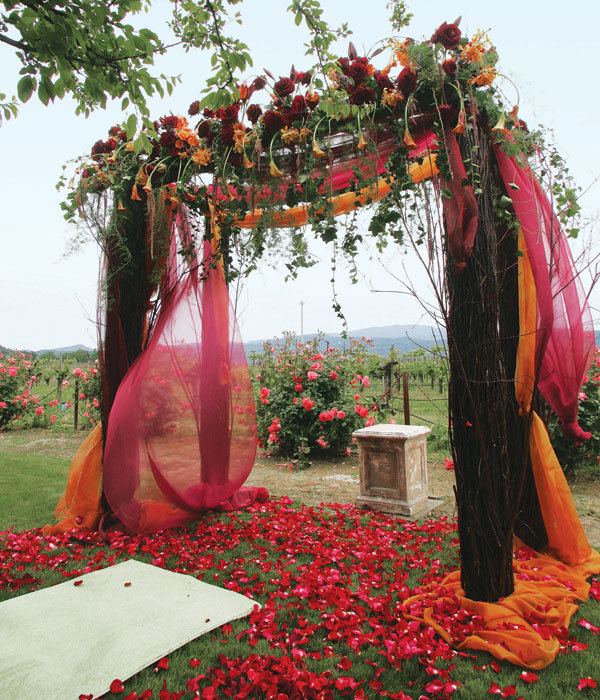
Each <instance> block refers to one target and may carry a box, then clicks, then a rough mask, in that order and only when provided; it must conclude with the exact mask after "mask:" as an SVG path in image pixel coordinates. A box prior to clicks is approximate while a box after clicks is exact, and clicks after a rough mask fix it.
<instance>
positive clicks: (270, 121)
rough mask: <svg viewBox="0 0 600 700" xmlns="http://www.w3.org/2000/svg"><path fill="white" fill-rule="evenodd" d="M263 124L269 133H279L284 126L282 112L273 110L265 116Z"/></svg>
mask: <svg viewBox="0 0 600 700" xmlns="http://www.w3.org/2000/svg"><path fill="white" fill-rule="evenodd" d="M262 120H263V124H264V125H265V127H266V128H267V129H268V130H269V131H279V129H281V127H282V126H283V117H282V116H281V112H277V111H276V110H274V109H272V110H270V111H269V112H265V113H264V114H263V118H262Z"/></svg>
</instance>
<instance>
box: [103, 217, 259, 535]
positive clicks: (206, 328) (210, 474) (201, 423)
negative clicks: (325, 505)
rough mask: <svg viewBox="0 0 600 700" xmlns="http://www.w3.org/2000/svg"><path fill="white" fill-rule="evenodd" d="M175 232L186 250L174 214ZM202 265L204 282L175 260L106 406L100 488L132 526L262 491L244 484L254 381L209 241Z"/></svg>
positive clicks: (179, 517)
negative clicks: (172, 276) (143, 342)
mask: <svg viewBox="0 0 600 700" xmlns="http://www.w3.org/2000/svg"><path fill="white" fill-rule="evenodd" d="M175 230H176V232H178V233H179V235H180V238H181V242H182V244H183V247H184V248H185V247H186V244H187V243H189V235H190V234H189V228H188V226H187V221H186V219H185V215H184V214H183V211H181V210H180V211H179V212H178V214H177V216H176V219H175ZM174 235H175V232H174ZM173 262H174V259H173V260H172V261H171V264H173ZM204 263H205V266H204V269H205V271H206V274H205V276H204V277H203V278H201V277H200V268H199V266H198V265H197V261H195V260H194V259H187V260H180V261H179V268H178V273H179V278H178V281H177V283H176V284H174V285H173V284H172V285H170V286H169V288H168V289H167V290H166V292H165V294H164V296H163V298H162V300H161V310H160V314H159V317H158V320H157V322H156V325H155V327H154V329H153V332H152V335H151V338H150V340H149V343H148V346H147V348H146V349H145V351H144V352H143V353H142V354H141V355H140V356H139V357H138V359H137V360H136V361H135V362H134V364H133V365H132V367H131V369H130V370H129V372H128V373H127V375H126V377H125V378H124V380H123V381H122V383H121V385H120V387H119V390H118V392H117V395H116V397H115V400H114V403H113V406H112V410H111V414H110V423H109V426H108V434H107V440H106V446H105V450H104V490H105V494H106V498H107V500H108V502H109V504H110V506H111V508H112V509H113V510H114V512H115V513H116V514H117V516H118V517H119V518H120V520H121V521H122V522H123V523H124V524H125V525H126V526H127V528H128V529H129V530H132V531H134V532H141V531H146V530H152V529H156V528H157V527H160V528H165V527H170V526H172V525H176V524H179V523H182V522H185V521H187V520H190V519H192V518H194V517H197V516H198V514H199V513H201V512H202V511H204V510H206V509H209V508H219V507H220V508H222V509H223V508H224V509H230V508H232V507H234V505H235V506H240V505H242V504H243V503H244V502H245V501H247V502H249V501H250V500H252V499H255V498H257V497H258V498H265V497H266V495H267V494H266V491H265V490H264V489H246V490H241V488H242V484H243V483H244V481H245V480H246V478H247V477H248V474H249V473H250V470H251V468H252V466H253V464H254V457H255V453H256V416H255V411H254V399H253V395H252V386H251V383H250V375H249V372H248V367H247V363H246V357H245V354H244V348H243V344H242V341H241V338H240V335H239V331H238V327H237V322H236V320H235V317H234V315H233V313H232V312H231V310H230V308H229V298H228V293H227V285H226V283H225V278H224V275H223V270H222V268H221V266H220V265H217V264H216V261H215V260H214V259H213V258H212V250H211V245H210V242H209V241H205V242H204ZM171 269H172V268H171ZM232 498H233V500H232Z"/></svg>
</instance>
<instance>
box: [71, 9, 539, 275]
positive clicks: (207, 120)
mask: <svg viewBox="0 0 600 700" xmlns="http://www.w3.org/2000/svg"><path fill="white" fill-rule="evenodd" d="M382 54H384V55H386V56H387V62H386V63H385V64H384V65H381V66H380V67H376V65H375V62H374V61H375V59H376V58H378V57H379V56H380V55H382ZM496 62H497V54H496V52H495V50H494V47H493V46H492V44H491V42H490V40H489V39H488V37H487V36H486V35H485V34H484V33H483V32H477V33H476V34H474V35H473V36H472V37H471V38H470V39H469V38H467V37H463V36H462V33H461V30H460V28H459V22H458V21H455V22H454V23H450V24H448V23H446V22H444V23H443V24H442V25H440V26H439V27H438V28H437V29H436V31H435V32H434V33H433V35H432V36H431V38H430V39H429V40H427V41H421V42H417V41H414V40H413V39H410V38H406V39H403V40H401V39H399V38H393V39H390V40H388V41H386V42H384V43H383V44H382V45H380V46H378V47H377V48H376V50H374V51H373V53H372V54H371V55H370V56H359V55H357V52H356V50H355V49H354V47H353V46H352V44H351V45H350V48H349V51H348V56H347V57H341V58H339V59H337V61H336V62H335V63H334V64H333V67H331V68H329V70H328V71H327V73H324V74H317V73H313V72H310V71H304V72H301V71H297V70H295V69H294V68H292V70H291V72H290V74H289V77H280V78H278V79H276V78H275V77H274V76H273V75H271V74H270V73H268V72H266V71H265V73H264V74H263V75H259V76H257V77H255V78H254V79H252V80H251V81H249V82H245V83H242V84H241V85H239V86H238V93H239V99H238V101H237V102H235V103H233V104H230V105H229V106H227V107H222V108H219V109H217V110H212V109H208V108H205V109H203V110H201V107H200V102H199V101H196V102H194V103H192V104H191V105H190V107H189V110H188V116H187V117H183V116H175V115H168V116H165V117H162V118H160V119H159V120H158V121H156V122H154V129H153V130H151V129H148V130H147V131H146V132H143V133H142V135H141V136H142V138H138V139H136V141H135V143H134V141H133V140H132V139H133V136H134V134H133V133H131V131H130V130H129V128H128V127H130V126H131V124H129V125H128V124H126V125H125V126H123V127H120V126H115V127H113V128H112V129H111V130H110V132H109V138H108V139H107V140H106V141H102V140H100V141H97V142H96V143H95V144H94V146H93V147H92V150H91V154H90V155H91V158H86V159H85V161H84V162H83V163H82V164H81V165H80V167H79V168H78V171H77V172H78V176H79V180H78V183H77V184H76V185H74V189H73V191H71V192H70V193H69V195H68V197H67V201H66V202H65V203H64V205H63V206H64V209H65V211H66V218H75V217H76V215H77V213H83V212H85V209H86V205H87V204H89V202H90V197H91V196H92V195H96V194H98V193H102V192H106V191H108V190H111V191H113V192H114V194H115V202H114V205H115V208H116V209H117V210H118V211H125V210H126V209H128V208H129V207H130V206H131V205H130V202H132V201H134V202H135V201H144V200H146V199H148V198H149V197H151V196H156V195H157V194H158V192H160V191H162V192H163V197H166V201H167V202H170V203H172V204H179V203H181V202H185V204H186V206H187V207H188V209H190V210H199V212H200V213H202V214H204V215H206V214H207V213H208V209H209V205H208V200H209V199H212V200H213V201H216V200H217V199H218V200H219V205H220V209H221V212H222V221H221V228H222V238H223V239H224V240H230V239H231V238H233V239H235V237H236V236H237V235H238V229H236V226H235V222H236V221H238V220H240V219H241V218H243V217H244V216H245V215H246V214H247V213H248V212H249V211H251V210H253V209H254V208H255V207H256V206H259V207H260V209H261V210H262V211H263V213H267V214H268V212H273V211H274V210H278V209H283V208H286V207H292V206H297V205H305V206H306V207H307V210H308V211H309V221H310V223H311V224H312V225H313V227H314V229H315V231H316V233H317V234H318V235H320V236H321V237H322V238H323V239H324V240H326V241H330V240H333V239H335V238H336V235H337V234H336V226H335V224H334V223H333V216H332V212H331V207H330V202H329V199H330V198H329V195H330V194H332V190H331V182H330V180H328V171H329V174H331V171H332V169H333V168H334V167H335V166H336V165H338V164H344V163H346V164H347V165H348V167H349V168H351V169H352V173H353V175H352V177H351V178H350V179H349V182H347V183H346V184H345V188H346V189H351V190H352V189H353V190H358V189H359V188H360V187H363V186H365V185H367V184H369V183H373V182H374V181H376V180H377V179H378V177H379V171H378V169H377V167H375V166H374V163H377V162H379V161H380V160H382V159H383V157H384V156H383V155H382V153H383V150H385V154H386V157H389V160H388V163H387V166H388V171H389V172H390V173H392V174H393V176H394V178H395V179H396V182H397V185H398V186H402V187H403V188H404V189H411V188H412V189H414V187H415V186H414V184H413V183H412V181H411V179H410V178H409V177H408V176H407V175H406V166H407V164H408V163H409V159H410V158H411V153H412V151H414V149H415V147H416V145H417V144H416V142H415V138H414V131H415V129H416V130H418V129H419V127H420V125H422V124H424V123H427V125H428V126H430V127H432V128H433V129H434V131H435V132H436V133H437V134H438V135H439V134H441V130H442V126H443V124H445V123H448V122H449V121H451V122H452V124H453V131H454V132H456V133H464V132H465V130H467V129H470V128H471V127H472V125H473V124H474V121H475V118H476V116H477V115H478V114H479V113H480V112H484V113H485V115H486V118H487V119H488V121H489V123H490V124H492V125H493V124H495V125H496V126H495V127H494V129H496V130H498V131H501V132H506V131H508V130H513V132H514V133H515V134H516V138H517V139H522V138H523V137H524V135H525V134H526V126H525V124H524V123H523V122H521V121H520V120H519V119H518V117H517V109H516V108H515V109H513V110H512V111H511V112H510V113H508V114H507V113H505V111H504V107H503V105H502V102H501V100H500V99H499V96H498V92H497V91H496V89H495V88H494V85H493V83H494V80H495V78H496V75H497V69H496ZM261 95H264V96H265V97H266V98H267V99H265V100H260V97H259V96H261ZM384 141H385V142H386V143H385V149H384V146H383V145H382V142H384ZM390 142H391V143H390ZM439 144H443V138H441V137H440V138H439V139H438V147H439ZM441 150H443V149H441ZM421 155H422V154H421ZM438 166H439V168H440V169H441V170H442V172H444V168H445V167H447V166H445V160H444V158H443V153H442V157H441V158H439V159H438ZM207 176H208V177H207ZM328 183H329V184H328ZM391 224H393V221H391V220H390V217H389V212H388V211H387V210H386V207H385V206H381V207H380V211H378V212H376V213H375V215H374V217H373V221H372V224H371V230H372V231H373V232H374V233H378V234H382V235H383V232H384V231H385V232H387V233H389V234H390V235H394V233H395V231H394V227H393V225H391ZM273 225H274V220H273V218H270V217H269V216H268V215H266V216H262V217H261V219H260V221H259V222H257V224H256V226H255V229H256V232H255V233H254V234H253V237H252V241H251V245H250V248H251V249H252V252H253V259H256V258H258V257H260V255H262V253H263V251H264V248H265V245H264V233H263V231H264V229H266V228H270V227H272V226H273ZM356 246H357V236H356V235H350V236H348V235H346V236H344V238H343V240H342V241H341V246H340V247H341V249H342V250H343V251H344V252H346V253H349V254H350V255H352V254H353V253H354V252H355V250H356ZM291 258H292V262H291V263H290V267H292V268H293V267H295V266H300V265H302V264H306V259H305V256H303V254H302V251H301V246H300V245H297V246H296V250H294V251H293V254H292V255H291ZM249 266H250V267H252V265H251V264H250V265H249Z"/></svg>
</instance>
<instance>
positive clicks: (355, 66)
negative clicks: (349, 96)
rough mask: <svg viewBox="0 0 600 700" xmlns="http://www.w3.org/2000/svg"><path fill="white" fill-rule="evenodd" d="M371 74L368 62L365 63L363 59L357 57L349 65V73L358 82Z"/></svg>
mask: <svg viewBox="0 0 600 700" xmlns="http://www.w3.org/2000/svg"><path fill="white" fill-rule="evenodd" d="M368 74H369V70H368V68H367V64H366V63H363V62H362V61H361V60H359V59H356V60H355V61H352V63H351V64H350V66H349V67H348V75H349V76H350V77H351V78H352V79H353V80H354V82H355V83H356V84H358V83H360V82H361V81H362V80H364V79H365V78H366V77H367V75H368Z"/></svg>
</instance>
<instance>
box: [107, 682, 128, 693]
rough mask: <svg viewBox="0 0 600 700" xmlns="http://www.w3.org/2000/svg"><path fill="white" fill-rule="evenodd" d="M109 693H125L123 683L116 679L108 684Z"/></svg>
mask: <svg viewBox="0 0 600 700" xmlns="http://www.w3.org/2000/svg"><path fill="white" fill-rule="evenodd" d="M110 692H111V693H112V694H113V695H117V694H118V693H123V692H125V686H124V685H123V681H120V680H119V679H118V678H115V680H114V681H113V682H112V683H111V684H110Z"/></svg>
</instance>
